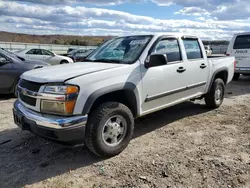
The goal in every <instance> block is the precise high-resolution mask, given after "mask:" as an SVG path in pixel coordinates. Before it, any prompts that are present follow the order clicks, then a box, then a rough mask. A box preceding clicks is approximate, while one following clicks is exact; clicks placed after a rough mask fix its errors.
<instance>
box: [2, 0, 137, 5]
mask: <svg viewBox="0 0 250 188" xmlns="http://www.w3.org/2000/svg"><path fill="white" fill-rule="evenodd" d="M4 1H6V2H7V1H12V2H18V1H20V2H27V3H33V4H44V5H48V4H49V5H72V4H77V3H78V4H79V3H89V4H94V5H99V6H100V5H110V6H111V5H117V4H122V3H126V2H129V0H49V1H48V0H4ZM133 2H136V0H135V1H133Z"/></svg>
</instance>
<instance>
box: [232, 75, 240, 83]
mask: <svg viewBox="0 0 250 188" xmlns="http://www.w3.org/2000/svg"><path fill="white" fill-rule="evenodd" d="M239 78H240V74H239V73H234V77H233V80H234V81H237V80H239Z"/></svg>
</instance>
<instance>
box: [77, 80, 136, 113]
mask: <svg viewBox="0 0 250 188" xmlns="http://www.w3.org/2000/svg"><path fill="white" fill-rule="evenodd" d="M124 90H125V91H130V92H131V93H133V95H134V97H135V101H134V102H133V103H136V104H133V105H136V109H137V110H136V111H137V112H136V114H138V113H139V112H138V106H139V93H138V90H137V87H136V85H135V84H133V83H126V84H124V83H120V84H114V85H110V86H107V87H104V88H101V89H98V90H96V91H94V92H93V93H92V94H90V95H89V97H88V98H87V100H86V103H85V105H84V107H83V110H82V114H88V113H89V112H90V110H91V108H92V106H93V104H94V102H95V101H96V100H97V99H98V98H99V97H101V96H103V95H106V94H109V93H112V92H115V91H124ZM131 100H132V99H131ZM131 102H132V101H131Z"/></svg>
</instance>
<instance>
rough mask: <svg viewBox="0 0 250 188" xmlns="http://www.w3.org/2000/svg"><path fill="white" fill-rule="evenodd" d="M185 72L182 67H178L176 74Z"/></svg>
mask: <svg viewBox="0 0 250 188" xmlns="http://www.w3.org/2000/svg"><path fill="white" fill-rule="evenodd" d="M185 71H186V69H184V67H179V68H178V69H177V72H178V73H183V72H185Z"/></svg>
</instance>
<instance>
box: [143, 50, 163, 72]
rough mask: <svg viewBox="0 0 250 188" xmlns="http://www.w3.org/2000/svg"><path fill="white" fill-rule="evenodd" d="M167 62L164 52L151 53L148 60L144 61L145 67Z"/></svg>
mask: <svg viewBox="0 0 250 188" xmlns="http://www.w3.org/2000/svg"><path fill="white" fill-rule="evenodd" d="M167 63H168V58H167V55H166V54H152V55H150V56H149V61H146V62H145V68H147V69H148V68H150V67H157V66H161V65H166V64H167Z"/></svg>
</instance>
